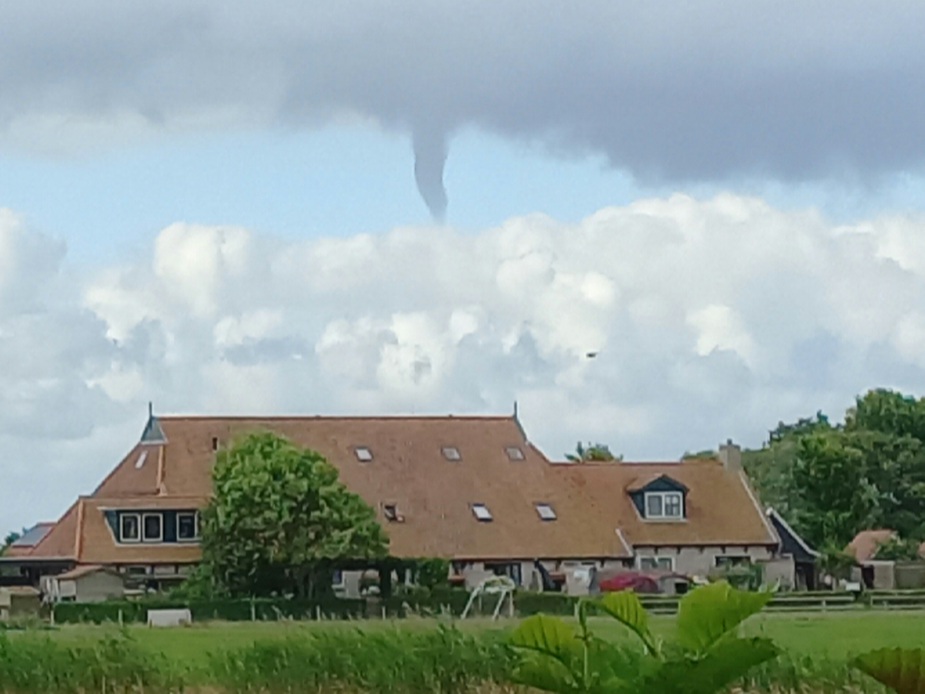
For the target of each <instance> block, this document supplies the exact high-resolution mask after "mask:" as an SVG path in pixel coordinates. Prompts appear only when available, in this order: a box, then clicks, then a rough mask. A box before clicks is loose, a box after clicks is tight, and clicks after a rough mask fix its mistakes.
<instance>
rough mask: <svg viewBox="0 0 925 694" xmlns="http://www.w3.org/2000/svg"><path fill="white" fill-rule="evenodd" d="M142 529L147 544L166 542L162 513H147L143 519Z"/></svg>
mask: <svg viewBox="0 0 925 694" xmlns="http://www.w3.org/2000/svg"><path fill="white" fill-rule="evenodd" d="M142 528H143V532H144V535H143V536H142V539H143V540H144V541H145V542H163V541H164V517H163V516H162V515H161V514H160V513H146V514H144V516H143V517H142Z"/></svg>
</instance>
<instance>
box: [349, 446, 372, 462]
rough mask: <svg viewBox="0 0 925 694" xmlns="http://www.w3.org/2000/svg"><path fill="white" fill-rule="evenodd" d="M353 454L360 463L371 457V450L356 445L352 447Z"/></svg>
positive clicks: (367, 460)
mask: <svg viewBox="0 0 925 694" xmlns="http://www.w3.org/2000/svg"><path fill="white" fill-rule="evenodd" d="M353 452H354V454H355V455H356V457H357V460H359V461H360V462H361V463H368V462H369V461H370V460H372V459H373V452H372V451H371V450H369V448H367V447H366V446H357V447H356V448H354V449H353Z"/></svg>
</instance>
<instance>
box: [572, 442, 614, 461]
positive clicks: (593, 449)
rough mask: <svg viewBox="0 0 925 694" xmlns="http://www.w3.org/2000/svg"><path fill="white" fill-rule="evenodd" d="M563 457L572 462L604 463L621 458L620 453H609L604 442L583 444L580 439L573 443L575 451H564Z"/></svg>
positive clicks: (608, 448) (608, 447)
mask: <svg viewBox="0 0 925 694" xmlns="http://www.w3.org/2000/svg"><path fill="white" fill-rule="evenodd" d="M565 457H566V459H567V460H570V461H572V462H573V463H590V462H594V463H600V462H603V463H606V462H619V461H621V460H623V456H622V455H614V454H613V453H611V452H610V446H608V445H607V444H606V443H588V445H587V446H585V445H584V444H582V443H581V441H579V442H578V443H577V444H575V452H574V453H566V454H565Z"/></svg>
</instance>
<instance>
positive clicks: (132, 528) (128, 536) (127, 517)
mask: <svg viewBox="0 0 925 694" xmlns="http://www.w3.org/2000/svg"><path fill="white" fill-rule="evenodd" d="M119 541H120V542H140V541H141V515H140V514H138V513H124V514H122V517H121V518H120V520H119Z"/></svg>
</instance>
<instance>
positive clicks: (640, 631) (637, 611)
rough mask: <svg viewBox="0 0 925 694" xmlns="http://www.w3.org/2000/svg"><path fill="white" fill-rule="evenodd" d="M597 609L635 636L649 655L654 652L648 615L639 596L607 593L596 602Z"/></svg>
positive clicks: (625, 593) (622, 592) (627, 592)
mask: <svg viewBox="0 0 925 694" xmlns="http://www.w3.org/2000/svg"><path fill="white" fill-rule="evenodd" d="M597 604H598V607H599V608H600V609H601V610H602V611H603V612H605V613H606V614H609V615H610V616H611V617H613V618H614V619H616V620H617V621H618V622H620V623H621V624H623V625H624V626H625V627H627V628H628V629H630V630H631V631H632V632H633V633H634V634H636V635H637V636H638V637H639V638H640V639H642V642H643V643H644V644H645V646H646V650H648V651H649V652H650V653H654V652H655V645H654V642H653V639H652V634H651V632H650V631H649V615H648V613H647V612H646V610H645V608H644V607H643V606H642V602H641V601H640V600H639V596H637V595H636V593H634V592H632V591H620V592H617V593H608V594H607V595H605V596H604V597H603V598H601V599H600V600H599V601H598V603H597Z"/></svg>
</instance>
